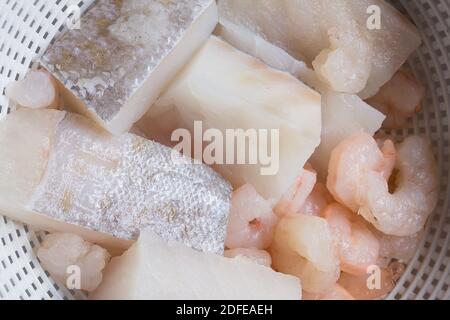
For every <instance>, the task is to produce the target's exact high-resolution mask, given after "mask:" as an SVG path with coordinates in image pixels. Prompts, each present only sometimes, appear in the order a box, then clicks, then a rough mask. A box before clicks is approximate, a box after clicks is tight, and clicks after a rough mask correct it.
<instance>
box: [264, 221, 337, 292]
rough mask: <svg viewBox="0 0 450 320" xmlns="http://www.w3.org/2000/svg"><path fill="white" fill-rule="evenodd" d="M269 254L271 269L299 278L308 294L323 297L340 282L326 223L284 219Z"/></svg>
mask: <svg viewBox="0 0 450 320" xmlns="http://www.w3.org/2000/svg"><path fill="white" fill-rule="evenodd" d="M269 252H270V254H271V256H272V266H273V267H274V269H275V270H277V271H279V272H282V273H287V274H291V275H294V276H297V277H298V278H300V280H301V283H302V288H303V289H304V290H305V291H307V292H311V293H324V292H325V291H326V290H328V289H330V288H331V287H332V286H333V285H334V284H335V283H336V281H337V279H338V278H339V273H340V268H339V259H338V256H337V252H336V249H335V247H334V244H333V238H332V234H331V229H330V228H329V226H328V223H327V221H326V220H325V219H322V218H319V217H315V216H310V215H304V214H296V215H290V216H286V217H284V218H283V219H282V220H281V221H280V223H279V224H278V226H277V228H276V230H275V234H274V239H273V242H272V245H271V246H270V249H269Z"/></svg>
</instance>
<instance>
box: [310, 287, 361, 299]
mask: <svg viewBox="0 0 450 320" xmlns="http://www.w3.org/2000/svg"><path fill="white" fill-rule="evenodd" d="M302 297H303V300H340V301H343V300H355V298H354V297H353V296H352V295H351V294H350V293H349V292H348V291H347V290H345V289H344V288H343V287H342V286H340V285H338V284H337V283H336V284H335V285H334V286H333V287H332V288H331V289H329V290H327V291H326V292H325V293H322V294H316V293H309V292H306V291H303V294H302Z"/></svg>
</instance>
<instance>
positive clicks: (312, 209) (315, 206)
mask: <svg viewBox="0 0 450 320" xmlns="http://www.w3.org/2000/svg"><path fill="white" fill-rule="evenodd" d="M333 201H334V199H333V197H332V196H331V194H330V193H329V192H328V190H327V187H326V186H325V185H324V184H322V183H320V182H318V183H316V185H315V186H314V188H313V191H312V192H311V194H310V195H309V196H308V198H306V201H305V204H304V205H303V207H302V208H301V209H300V211H299V213H303V214H309V215H312V216H318V217H319V216H321V215H322V213H323V211H324V210H325V208H326V207H327V206H328V205H329V204H330V203H331V202H333Z"/></svg>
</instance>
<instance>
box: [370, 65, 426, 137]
mask: <svg viewBox="0 0 450 320" xmlns="http://www.w3.org/2000/svg"><path fill="white" fill-rule="evenodd" d="M424 96H425V87H424V86H422V85H421V84H420V83H418V82H417V80H416V79H414V77H412V76H411V75H409V74H407V73H406V72H404V71H398V72H397V73H396V74H395V75H394V77H393V78H392V79H391V80H390V81H389V82H388V83H386V84H385V85H384V86H383V87H382V88H381V89H380V91H379V92H378V94H377V95H375V96H374V97H372V98H370V99H368V100H367V103H368V104H370V105H371V106H373V107H375V108H376V109H378V110H379V111H381V112H382V113H384V114H385V115H386V120H385V121H384V123H383V127H384V128H387V129H401V128H404V127H405V125H406V122H407V120H408V118H410V117H411V116H412V115H413V114H414V113H415V112H417V111H418V110H420V104H421V102H422V100H423V98H424Z"/></svg>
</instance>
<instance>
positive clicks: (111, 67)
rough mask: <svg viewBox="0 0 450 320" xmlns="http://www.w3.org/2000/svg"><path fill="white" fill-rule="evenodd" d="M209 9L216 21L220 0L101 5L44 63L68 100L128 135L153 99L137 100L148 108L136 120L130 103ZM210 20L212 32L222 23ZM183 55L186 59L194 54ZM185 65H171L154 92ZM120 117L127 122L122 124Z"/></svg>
mask: <svg viewBox="0 0 450 320" xmlns="http://www.w3.org/2000/svg"><path fill="white" fill-rule="evenodd" d="M206 10H210V11H208V15H209V17H213V16H214V13H213V12H214V10H215V12H217V8H216V6H215V1H213V0H177V1H165V0H141V1H137V0H127V1H117V0H102V1H96V2H95V3H94V4H93V5H92V6H91V7H90V8H89V10H88V11H87V12H86V13H85V14H84V15H83V16H82V18H81V21H80V26H81V27H80V29H79V30H77V29H74V30H68V31H67V32H65V33H64V34H63V35H62V36H61V37H59V38H58V39H57V40H56V41H55V43H54V44H53V45H52V46H51V47H50V48H49V49H48V50H47V51H46V52H45V53H44V55H43V57H42V58H41V61H40V62H41V65H42V66H44V67H45V68H46V69H47V70H48V71H50V72H51V73H52V74H53V75H54V76H55V78H57V79H58V80H59V81H60V82H61V83H62V84H63V86H64V87H65V88H66V89H68V92H66V93H65V95H66V96H68V98H67V101H71V104H74V105H75V106H73V108H74V109H77V110H76V111H79V110H78V109H79V108H81V109H82V110H83V112H84V114H85V115H88V116H89V117H91V118H93V119H94V120H96V121H97V122H99V123H100V124H101V125H102V126H104V127H105V128H106V129H107V130H109V131H110V132H112V133H114V134H120V133H123V132H125V131H127V130H128V129H129V128H130V127H131V125H132V122H133V121H137V120H138V118H139V115H140V114H142V113H143V112H144V111H145V108H148V107H149V106H150V105H151V104H152V102H153V101H150V102H148V101H144V100H145V99H147V98H148V97H145V99H143V97H142V96H139V98H137V97H136V99H137V100H138V101H137V104H138V105H139V109H144V110H138V111H137V115H136V116H134V115H133V117H134V118H133V117H130V116H129V115H127V114H123V112H124V110H125V109H126V104H127V102H129V101H130V100H131V99H132V98H135V96H136V93H138V92H139V89H141V88H142V85H143V84H144V82H146V81H147V80H148V79H149V77H150V76H151V75H152V74H154V73H155V72H156V71H157V69H162V68H161V65H163V64H164V62H165V61H166V60H165V59H166V58H167V57H168V56H169V55H171V54H172V55H173V54H174V52H173V51H174V50H175V48H176V47H177V46H178V45H179V43H180V42H181V41H182V40H183V39H184V37H185V36H186V34H187V33H188V29H189V28H190V27H191V26H192V25H193V24H194V23H195V22H196V21H197V20H198V19H199V17H200V16H201V15H202V14H204V13H205V12H206ZM216 14H217V13H216ZM210 19H211V20H212V21H213V22H214V23H212V22H211V23H210V22H208V23H209V24H208V28H210V29H211V30H210V31H211V32H212V30H213V28H214V26H215V23H216V22H217V20H214V18H210ZM149 30H151V31H152V32H149ZM203 32H206V34H205V35H204V38H205V39H204V40H206V35H209V33H208V32H207V31H206V30H205V31H203ZM131 34H132V35H134V36H130V35H131ZM197 40H199V39H196V40H195V41H196V46H199V45H200V44H201V41H199V43H197V42H198V41H197ZM195 49H196V48H194V47H193V48H192V50H191V49H183V50H191V51H192V54H193V53H194V51H195ZM180 55H182V56H183V59H184V60H187V59H188V56H189V55H187V54H186V53H182V54H180ZM181 67H182V64H180V65H178V66H177V68H174V69H176V70H167V67H166V68H165V69H164V70H165V71H164V74H163V77H166V76H168V78H167V79H164V80H161V78H162V77H159V79H160V80H159V81H160V82H161V85H160V84H155V85H153V86H152V88H153V89H152V90H155V91H158V90H163V86H164V84H163V83H165V82H167V81H168V80H170V79H169V78H171V77H172V76H175V74H176V72H177V71H178V69H179V68H181ZM172 73H173V75H172ZM158 75H159V76H160V73H158ZM156 87H158V88H157V89H156ZM159 87H161V88H159ZM157 93H158V92H156V96H155V97H154V99H156V98H157ZM152 97H153V95H152ZM78 100H79V101H78ZM73 101H77V102H76V103H75V102H73ZM79 102H81V103H82V105H83V106H82V107H80V106H79ZM144 102H145V103H144ZM118 117H120V118H123V119H124V122H126V123H124V124H122V123H121V124H117V123H116V122H117V121H118V120H117V118H118ZM132 118H133V119H132Z"/></svg>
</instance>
